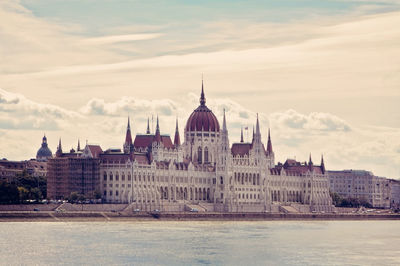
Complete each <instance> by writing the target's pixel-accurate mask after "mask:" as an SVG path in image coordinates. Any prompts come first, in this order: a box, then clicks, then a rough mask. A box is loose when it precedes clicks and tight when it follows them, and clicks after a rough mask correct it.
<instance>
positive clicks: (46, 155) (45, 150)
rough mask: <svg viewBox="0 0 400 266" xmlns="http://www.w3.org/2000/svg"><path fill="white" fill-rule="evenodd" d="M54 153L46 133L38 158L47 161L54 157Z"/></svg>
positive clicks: (39, 160) (40, 160)
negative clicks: (48, 143) (49, 145)
mask: <svg viewBox="0 0 400 266" xmlns="http://www.w3.org/2000/svg"><path fill="white" fill-rule="evenodd" d="M52 157H53V154H52V153H51V150H50V149H49V147H48V145H47V138H46V135H44V136H43V140H42V147H40V149H39V150H38V151H37V153H36V160H37V161H38V162H47V160H48V159H50V158H52Z"/></svg>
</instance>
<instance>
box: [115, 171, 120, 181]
mask: <svg viewBox="0 0 400 266" xmlns="http://www.w3.org/2000/svg"><path fill="white" fill-rule="evenodd" d="M115 180H116V181H119V173H118V172H117V173H116V174H115Z"/></svg>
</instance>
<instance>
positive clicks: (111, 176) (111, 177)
mask: <svg viewBox="0 0 400 266" xmlns="http://www.w3.org/2000/svg"><path fill="white" fill-rule="evenodd" d="M110 181H113V174H112V172H110Z"/></svg>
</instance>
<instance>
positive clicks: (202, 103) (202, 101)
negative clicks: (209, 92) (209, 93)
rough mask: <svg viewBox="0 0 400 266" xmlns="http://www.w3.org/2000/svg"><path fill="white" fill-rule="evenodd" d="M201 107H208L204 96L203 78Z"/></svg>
mask: <svg viewBox="0 0 400 266" xmlns="http://www.w3.org/2000/svg"><path fill="white" fill-rule="evenodd" d="M200 105H201V106H205V105H206V97H205V96H204V85H203V78H202V79H201V95H200Z"/></svg>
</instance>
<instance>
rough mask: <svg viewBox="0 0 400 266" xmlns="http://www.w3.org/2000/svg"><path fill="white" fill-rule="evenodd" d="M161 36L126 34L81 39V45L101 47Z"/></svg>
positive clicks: (154, 34)
mask: <svg viewBox="0 0 400 266" xmlns="http://www.w3.org/2000/svg"><path fill="white" fill-rule="evenodd" d="M160 36H162V34H160V33H152V34H150V33H145V34H126V35H110V36H101V37H93V38H87V39H83V40H82V43H83V44H86V45H103V44H112V43H120V42H132V41H143V40H150V39H155V38H158V37H160Z"/></svg>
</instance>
